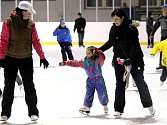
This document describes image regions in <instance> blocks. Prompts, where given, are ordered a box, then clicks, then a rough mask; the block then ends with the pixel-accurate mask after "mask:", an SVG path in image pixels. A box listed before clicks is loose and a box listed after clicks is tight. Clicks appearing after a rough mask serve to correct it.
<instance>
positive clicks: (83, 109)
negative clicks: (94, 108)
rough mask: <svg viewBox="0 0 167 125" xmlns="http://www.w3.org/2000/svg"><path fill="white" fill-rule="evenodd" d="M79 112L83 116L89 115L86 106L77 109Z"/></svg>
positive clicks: (88, 109)
mask: <svg viewBox="0 0 167 125" xmlns="http://www.w3.org/2000/svg"><path fill="white" fill-rule="evenodd" d="M79 112H80V113H82V114H85V115H89V113H90V108H89V107H87V106H84V107H83V108H80V109H79Z"/></svg>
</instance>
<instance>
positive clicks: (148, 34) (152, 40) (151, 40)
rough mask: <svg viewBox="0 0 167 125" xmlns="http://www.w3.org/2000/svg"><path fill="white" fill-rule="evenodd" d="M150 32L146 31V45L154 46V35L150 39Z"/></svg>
mask: <svg viewBox="0 0 167 125" xmlns="http://www.w3.org/2000/svg"><path fill="white" fill-rule="evenodd" d="M150 35H151V32H147V37H148V46H149V45H152V46H154V37H152V38H151V39H150Z"/></svg>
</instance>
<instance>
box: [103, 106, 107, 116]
mask: <svg viewBox="0 0 167 125" xmlns="http://www.w3.org/2000/svg"><path fill="white" fill-rule="evenodd" d="M103 110H104V114H107V113H108V106H107V105H105V106H104V107H103Z"/></svg>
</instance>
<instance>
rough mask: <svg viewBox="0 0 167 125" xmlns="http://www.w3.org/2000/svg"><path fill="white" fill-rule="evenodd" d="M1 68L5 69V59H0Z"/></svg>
mask: <svg viewBox="0 0 167 125" xmlns="http://www.w3.org/2000/svg"><path fill="white" fill-rule="evenodd" d="M0 67H2V68H4V67H5V59H0Z"/></svg>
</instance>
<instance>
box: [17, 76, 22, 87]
mask: <svg viewBox="0 0 167 125" xmlns="http://www.w3.org/2000/svg"><path fill="white" fill-rule="evenodd" d="M16 82H17V84H18V85H19V86H21V85H23V81H22V79H21V78H20V76H19V75H17V76H16Z"/></svg>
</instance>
